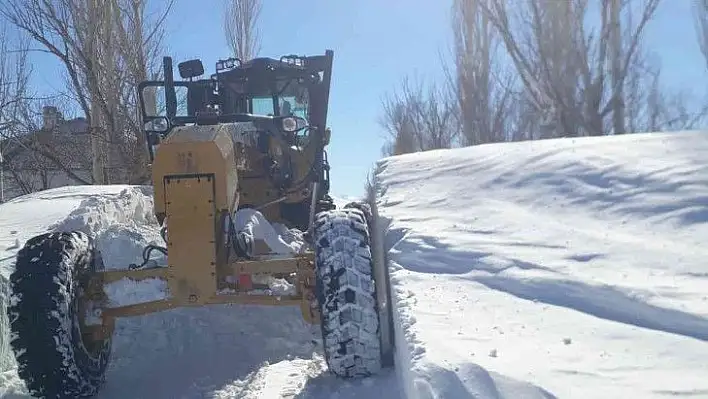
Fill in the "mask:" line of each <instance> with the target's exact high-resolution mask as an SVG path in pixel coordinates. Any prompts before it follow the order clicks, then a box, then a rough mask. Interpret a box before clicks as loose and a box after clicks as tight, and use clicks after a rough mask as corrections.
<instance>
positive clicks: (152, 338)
mask: <svg viewBox="0 0 708 399" xmlns="http://www.w3.org/2000/svg"><path fill="white" fill-rule="evenodd" d="M151 196H152V192H151V188H149V187H135V186H118V185H116V186H102V187H98V186H93V187H91V186H90V187H66V188H60V189H53V190H48V191H44V192H40V193H35V194H31V195H28V196H24V197H21V198H18V199H15V200H13V201H10V202H8V203H6V204H3V205H2V206H0V274H2V276H3V277H5V278H7V277H8V276H9V274H10V273H11V272H12V268H13V267H14V266H13V265H14V257H15V254H16V252H17V251H18V250H19V246H20V245H23V244H24V242H25V241H26V240H27V239H29V238H30V237H32V236H34V235H37V234H40V233H43V232H45V231H47V230H81V231H85V232H88V233H91V234H92V235H93V236H94V237H96V241H97V245H98V246H99V248H100V249H101V251H102V253H103V254H104V257H105V259H106V267H107V268H117V267H125V266H126V265H128V264H130V263H135V262H136V261H138V260H140V256H141V251H142V248H143V247H144V246H145V245H146V244H147V243H149V242H152V241H156V240H159V231H158V227H157V221H156V220H155V218H154V216H153V215H152V197H151ZM287 236H288V235H287V234H283V235H282V237H287ZM112 288H119V289H118V290H116V289H113V291H117V292H114V294H113V297H111V300H114V299H115V300H119V301H122V302H123V303H128V302H135V300H136V299H137V300H145V299H146V298H148V297H150V295H154V294H155V293H154V292H150V291H149V288H150V287H147V288H148V290H147V291H146V287H145V286H135V287H130V286H123V287H120V286H118V287H112ZM120 288H122V290H120ZM131 288H132V289H131ZM2 299H3V300H6V296H3V297H2ZM5 306H6V303H4V306H3V309H4V307H5ZM2 320H3V324H2V326H0V327H1V328H2V331H1V332H2V334H0V362H1V363H0V365H2V374H0V395H1V396H2V397H3V398H25V397H28V396H27V394H26V389H25V387H24V384H23V383H22V382H21V381H20V380H19V378H18V376H17V372H16V363H15V361H14V358H13V355H12V353H11V352H10V349H9V345H8V339H9V337H8V330H7V317H6V316H5V315H4V311H3V319H2ZM397 381H398V380H397V378H396V376H395V375H394V374H393V372H386V373H384V374H383V375H381V376H379V377H376V378H369V379H365V380H360V381H348V382H343V381H341V380H337V379H336V378H334V377H332V376H331V375H330V374H329V373H328V372H327V371H326V364H325V363H324V359H323V357H322V355H321V344H320V334H319V331H318V330H317V329H316V328H313V327H311V326H309V325H307V324H306V323H305V322H304V321H303V320H302V316H301V314H300V310H299V308H298V309H296V308H287V307H277V308H273V307H262V306H231V305H222V306H210V307H205V308H202V309H176V310H171V311H166V312H163V313H157V314H152V315H147V316H142V317H135V318H126V319H119V320H118V321H117V324H116V331H115V335H114V339H113V354H112V359H111V362H110V365H109V369H108V372H107V373H106V385H105V386H104V388H103V389H102V391H101V393H100V394H99V396H98V398H106V399H107V398H121V399H122V398H128V397H130V398H145V399H157V398H185V399H187V398H205V397H208V398H253V399H255V398H359V397H370V398H377V397H386V398H388V397H390V398H394V399H397V398H399V397H400V391H401V390H400V388H399V386H398V384H397ZM381 395H383V396H381Z"/></svg>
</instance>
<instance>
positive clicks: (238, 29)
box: [224, 0, 261, 62]
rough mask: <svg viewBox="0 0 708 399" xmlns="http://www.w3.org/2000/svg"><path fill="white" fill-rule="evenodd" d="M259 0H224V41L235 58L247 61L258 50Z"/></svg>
mask: <svg viewBox="0 0 708 399" xmlns="http://www.w3.org/2000/svg"><path fill="white" fill-rule="evenodd" d="M260 13H261V2H260V0H225V3H224V31H225V33H226V42H227V44H228V46H229V48H230V49H231V51H232V53H233V54H234V55H235V56H236V58H238V59H240V60H241V61H244V62H245V61H248V60H250V59H252V58H254V57H255V56H256V55H257V54H258V52H259V51H260V37H259V33H258V17H259V16H260Z"/></svg>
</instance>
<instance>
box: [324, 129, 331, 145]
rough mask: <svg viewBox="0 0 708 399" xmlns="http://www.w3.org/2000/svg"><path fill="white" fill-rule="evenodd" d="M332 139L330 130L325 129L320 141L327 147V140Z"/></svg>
mask: <svg viewBox="0 0 708 399" xmlns="http://www.w3.org/2000/svg"><path fill="white" fill-rule="evenodd" d="M330 138H332V129H330V128H326V129H325V131H324V134H323V135H322V141H323V142H324V145H329V139H330Z"/></svg>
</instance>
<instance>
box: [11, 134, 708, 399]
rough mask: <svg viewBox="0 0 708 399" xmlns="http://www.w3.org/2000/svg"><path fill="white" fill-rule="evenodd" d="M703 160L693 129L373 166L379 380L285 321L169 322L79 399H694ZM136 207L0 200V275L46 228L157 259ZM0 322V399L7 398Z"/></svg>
mask: <svg viewBox="0 0 708 399" xmlns="http://www.w3.org/2000/svg"><path fill="white" fill-rule="evenodd" d="M706 159H708V132H678V133H653V134H635V135H626V136H619V137H601V138H583V139H559V140H546V141H538V142H521V143H509V144H497V145H481V146H476V147H470V148H465V149H457V150H440V151H430V152H426V153H418V154H411V155H406V156H400V157H392V158H387V159H383V160H381V161H380V162H378V164H377V167H376V168H375V171H374V172H375V173H374V180H375V189H376V193H375V199H376V205H377V211H378V214H379V216H380V217H381V219H380V220H379V222H381V223H378V224H379V225H382V226H383V228H384V231H383V232H382V233H383V235H384V237H385V243H384V244H385V247H386V249H387V255H386V256H387V258H388V262H389V270H390V274H391V281H392V294H393V303H394V306H393V319H394V331H395V334H396V344H397V345H396V367H395V369H394V370H387V371H385V372H384V374H383V375H381V376H378V377H375V378H370V379H364V380H356V381H342V380H340V379H337V378H334V377H332V376H331V375H329V374H328V373H327V372H326V365H325V363H324V360H323V358H322V355H321V347H320V344H319V340H320V334H319V331H318V327H317V326H308V325H307V324H306V323H305V322H304V321H303V320H302V316H301V315H300V310H299V309H297V308H296V307H275V308H269V307H262V306H235V305H219V306H209V307H205V308H200V309H175V310H170V311H166V312H162V313H157V314H152V315H146V316H141V317H135V318H126V319H119V320H118V322H117V324H116V332H115V336H114V348H113V357H112V360H111V363H110V365H109V370H108V372H107V376H106V378H107V383H106V385H105V387H104V389H103V390H102V392H101V394H100V395H99V397H100V398H125V397H151V398H193V397H211V398H234V397H240V398H277V397H294V398H359V397H369V398H372V399H373V398H391V399H397V398H402V397H407V398H411V399H418V398H420V399H428V398H431V399H432V398H461V399H464V398H476V399H488V398H495V399H507V398H553V397H561V398H565V397H572V398H581V399H582V398H606V397H612V398H620V397H637V398H660V397H666V396H691V397H708V380H706V379H705V376H706V375H708V362H706V360H705V359H708V344H707V343H706V341H708V291H706V289H705V287H706V284H707V283H708V263H706V262H705V259H707V258H708V247H706V246H705V245H703V243H705V242H706V241H707V240H708V164H706V162H705V160H706ZM151 195H152V192H151V189H150V188H149V187H136V186H92V187H66V188H61V189H53V190H47V191H44V192H40V193H35V194H32V195H29V196H24V197H20V198H17V199H14V200H13V201H10V202H8V203H6V204H3V205H0V277H4V278H7V277H8V276H9V274H10V273H11V271H12V267H13V259H14V256H15V254H16V252H17V250H18V249H19V246H20V245H22V244H23V243H24V242H25V241H26V240H27V239H29V238H30V237H32V236H34V235H36V234H40V233H43V232H45V231H49V230H58V229H60V230H68V229H79V230H82V231H85V232H88V233H89V234H91V235H93V236H94V237H95V238H96V241H97V245H98V246H99V248H100V249H101V251H102V253H103V254H104V257H105V258H106V259H105V261H106V267H107V268H124V267H126V265H128V264H130V263H140V261H141V251H142V248H143V247H144V246H145V245H147V244H149V243H156V244H158V245H162V244H163V241H162V238H161V237H160V235H159V230H158V226H157V221H156V220H155V218H154V216H153V215H152V213H151V209H152V198H151ZM334 199H335V202H337V203H338V205H340V206H341V205H343V204H344V203H346V202H349V201H350V200H351V199H347V198H338V197H335V198H334ZM237 219H239V220H241V222H240V223H241V225H242V226H244V227H248V226H250V229H251V230H250V231H251V232H252V234H253V236H254V237H260V238H262V239H264V240H266V241H267V242H268V243H269V244H270V246H271V248H277V249H278V251H279V252H298V251H300V250H301V249H302V247H301V244H302V235H301V233H300V232H298V231H294V230H288V229H286V228H285V227H284V226H281V225H273V226H270V225H268V224H267V223H263V220H262V219H260V218H259V216H258V214H257V213H253V212H251V213H249V214H241V215H239V217H238V218H237ZM156 262H157V264H164V259H160V258H159V257H158V258H157V259H156ZM155 283H156V281H148V282H146V283H143V284H145V286H144V287H143V286H137V285H135V284H136V283H134V282H131V281H128V280H126V281H121V282H116V283H114V284H117V285H116V286H115V287H110V288H108V290H115V295H112V296H111V299H112V300H115V301H117V302H119V303H127V302H120V301H128V302H130V301H133V302H135V301H143V300H146V299H148V298H159V295H163V296H164V295H165V292H166V287H160V286H158V285H157V284H155ZM264 283H266V284H268V285H269V286H270V289H271V291H272V293H273V294H274V295H282V294H283V293H287V292H288V290H289V289H292V287H289V286H286V285H283V284H282V281H264ZM121 284H122V285H123V286H121ZM125 285H135V286H134V287H132V288H131V289H130V290H127V289H126V288H127V287H125ZM0 287H1V288H2V289H6V286H5V285H2V286H0ZM128 293H130V295H129V294H128ZM156 295H157V296H156ZM6 298H7V295H6V293H4V295H0V305H2V306H3V307H4V306H6V303H5V302H6ZM0 317H4V319H2V320H3V325H1V326H0V328H1V329H2V332H3V333H2V334H0V367H2V373H0V396H3V395H5V396H3V397H26V394H25V393H24V392H25V390H24V387H23V384H22V383H21V382H20V380H19V378H18V377H17V374H16V370H15V367H16V366H15V364H14V359H13V358H12V354H11V353H10V352H9V349H8V346H7V337H6V334H7V332H6V330H7V318H6V316H4V312H2V315H0Z"/></svg>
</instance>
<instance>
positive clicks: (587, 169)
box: [375, 132, 708, 399]
mask: <svg viewBox="0 0 708 399" xmlns="http://www.w3.org/2000/svg"><path fill="white" fill-rule="evenodd" d="M706 159H708V134H707V133H705V132H703V133H702V132H680V133H662V134H660V133H655V134H636V135H626V136H621V137H600V138H582V139H559V140H548V141H538V142H522V143H509V144H498V145H481V146H476V147H470V148H464V149H456V150H441V151H430V152H426V153H417V154H411V155H406V156H399V157H392V158H388V159H384V160H381V161H380V162H379V163H378V165H377V170H376V173H375V189H376V197H377V207H378V212H379V215H380V216H381V218H382V219H383V221H384V222H385V223H387V228H386V231H385V236H386V244H387V248H388V250H389V252H388V258H389V263H390V268H391V278H392V281H393V285H394V297H395V299H394V302H395V305H396V306H395V307H394V317H395V320H396V323H395V324H396V325H395V329H396V333H397V337H396V338H397V346H398V366H397V370H398V372H399V373H400V375H401V378H402V381H403V384H404V387H405V391H406V394H407V396H408V397H409V398H453V397H454V398H466V397H468V398H480V399H483V398H521V397H524V398H548V397H572V398H602V397H617V398H618V397H641V398H651V397H663V396H667V395H687V396H690V395H694V396H708V380H706V378H705V376H706V375H708V362H707V361H706V359H708V343H707V342H706V341H707V340H708V291H706V284H708V263H707V262H706V259H708V246H706V245H705V242H706V241H707V240H708V164H707V163H706Z"/></svg>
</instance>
